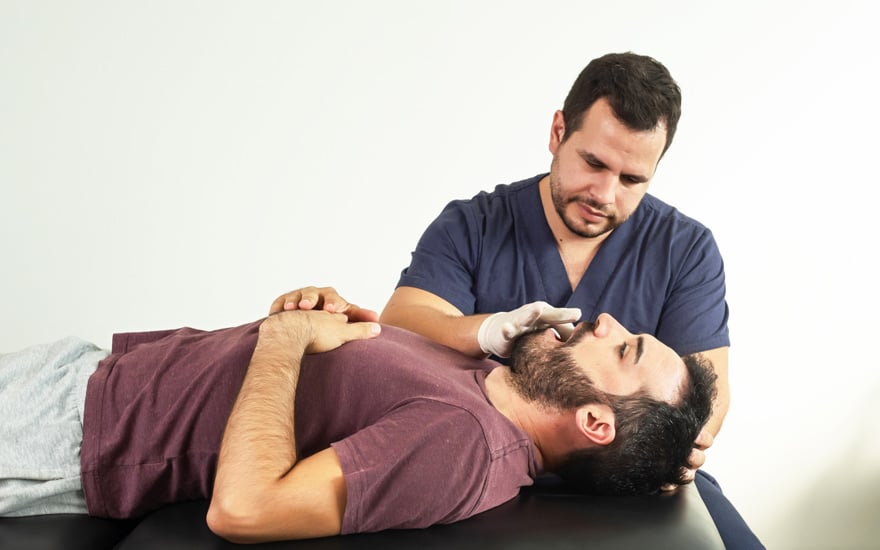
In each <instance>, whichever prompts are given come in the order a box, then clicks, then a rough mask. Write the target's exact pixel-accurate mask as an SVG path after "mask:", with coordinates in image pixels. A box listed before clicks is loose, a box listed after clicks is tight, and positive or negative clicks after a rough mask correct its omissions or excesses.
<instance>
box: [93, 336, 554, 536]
mask: <svg viewBox="0 0 880 550" xmlns="http://www.w3.org/2000/svg"><path fill="white" fill-rule="evenodd" d="M259 324H260V323H259V321H258V322H255V323H251V324H248V325H242V326H240V327H235V328H230V329H223V330H218V331H210V332H205V331H197V330H194V329H189V328H186V329H180V330H177V331H163V332H156V333H133V334H126V335H117V336H114V342H113V350H112V354H111V355H110V356H109V357H108V358H107V359H106V360H104V361H103V362H102V363H101V364H100V365H99V367H98V370H97V371H96V372H95V374H94V375H93V376H92V378H91V379H90V380H89V386H88V390H87V395H86V411H85V419H84V426H83V433H84V438H83V448H82V471H83V489H84V491H85V495H86V503H87V505H88V508H89V513H90V514H92V515H97V516H104V517H116V518H119V517H131V516H138V515H142V514H144V513H146V512H148V511H150V510H152V509H155V508H157V507H160V506H162V505H163V504H167V503H170V502H177V501H181V500H188V499H196V498H209V497H210V495H211V490H212V486H213V479H214V472H215V469H216V461H217V452H218V450H219V447H220V441H221V438H222V434H223V429H224V426H225V423H226V419H227V417H228V415H229V411H230V410H231V408H232V404H233V403H234V400H235V397H236V395H237V393H238V390H239V388H240V386H241V381H242V379H243V377H244V374H245V372H246V370H247V365H248V363H249V362H250V358H251V355H252V353H253V349H254V346H255V344H256V339H257V335H258V329H259ZM496 366H497V363H494V362H492V361H479V360H475V359H470V358H467V357H465V356H462V355H460V354H458V353H456V352H453V351H452V350H450V349H449V348H446V347H444V346H441V345H439V344H435V343H433V342H431V341H429V340H427V339H425V338H422V337H421V336H417V335H415V334H412V333H409V332H406V331H403V330H400V329H397V328H394V327H389V326H384V327H383V331H382V334H381V335H380V336H379V337H378V338H375V339H372V340H366V341H358V342H351V343H349V344H346V345H344V346H342V347H340V348H338V349H336V350H333V351H331V352H328V353H324V354H319V355H309V356H306V357H305V359H304V361H303V365H302V370H301V374H300V383H299V387H298V390H297V396H296V413H295V418H296V426H295V430H296V441H297V452H298V456H299V457H300V458H302V457H305V456H308V455H310V454H312V453H314V452H317V451H319V450H322V449H324V448H327V447H328V446H330V445H332V446H333V448H334V449H335V450H336V452H337V454H338V455H339V458H340V460H341V462H342V467H343V472H344V474H345V479H346V486H347V489H348V499H347V505H346V510H345V516H344V518H343V527H342V530H343V532H344V533H351V532H366V531H376V530H381V529H387V528H408V527H425V526H427V525H432V524H435V523H447V522H452V521H457V520H460V519H464V518H466V517H468V516H471V515H473V514H476V513H479V512H481V511H483V510H486V509H489V508H491V507H494V506H497V505H499V504H501V503H502V502H505V501H507V500H509V499H510V498H512V497H513V496H515V495H516V494H517V492H518V490H519V487H521V486H523V485H528V484H530V483H531V482H532V477H533V476H534V475H536V473H537V464H536V461H535V457H534V450H533V447H532V444H531V441H530V440H529V438H528V436H527V435H526V434H525V433H524V432H522V431H521V430H519V429H518V428H516V427H515V426H514V425H513V424H511V423H510V422H509V421H508V420H507V419H506V418H504V417H503V416H502V415H501V414H500V413H498V411H497V410H496V409H495V408H494V407H493V406H492V405H491V403H489V401H488V399H487V398H486V395H485V388H484V385H483V381H484V379H485V375H486V374H487V373H488V372H489V371H490V370H491V369H492V368H494V367H496Z"/></svg>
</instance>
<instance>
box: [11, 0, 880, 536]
mask: <svg viewBox="0 0 880 550" xmlns="http://www.w3.org/2000/svg"><path fill="white" fill-rule="evenodd" d="M870 4H871V2H869V1H868V0H865V1H864V2H857V1H848V0H838V1H836V2H822V3H819V2H805V1H798V2H795V1H792V2H776V3H773V2H769V1H766V0H765V1H746V2H743V1H740V2H735V3H727V4H725V5H721V4H720V3H714V2H701V1H697V0H694V1H691V2H688V1H672V2H662V3H661V2H651V1H647V0H643V1H635V2H601V3H600V2H587V1H584V0H577V1H566V2H560V1H544V2H511V1H495V2H473V1H460V0H443V1H442V2H439V1H438V2H410V1H406V0H400V1H397V2H395V1H387V0H386V1H378V0H374V1H371V2H358V1H354V0H352V1H345V0H337V1H328V2H305V1H301V2H293V1H291V2H280V1H262V2H231V1H223V0H210V1H208V0H205V1H193V0H174V1H172V0H154V1H150V2H126V1H103V2H102V1H91V0H89V1H71V2H69V1H64V0H58V1H39V0H22V1H16V0H0V262H2V264H0V265H2V268H0V311H2V313H0V350H3V351H11V350H13V349H17V348H20V347H23V346H25V345H28V344H31V343H36V342H41V341H46V340H50V339H54V338H58V337H62V336H65V335H68V334H76V335H78V336H82V337H85V338H88V339H91V340H93V341H95V342H96V343H98V344H100V345H103V346H109V342H110V335H111V333H112V332H114V331H121V330H137V329H158V328H168V327H176V326H181V325H189V326H195V327H199V328H218V327H222V326H227V325H232V324H238V323H241V322H245V321H248V320H251V319H253V318H256V317H259V316H261V315H263V314H264V313H265V312H266V310H267V308H268V305H269V303H270V302H271V300H272V299H274V298H275V297H276V296H277V295H278V294H280V293H281V292H282V291H285V290H288V289H292V288H296V287H299V286H302V285H305V284H310V283H315V284H322V285H324V284H332V285H335V286H336V287H337V288H338V289H341V290H342V291H343V294H344V295H345V296H347V297H349V298H350V299H351V300H352V301H355V302H357V303H360V304H361V305H369V306H372V307H374V308H376V309H381V307H382V306H383V305H384V303H385V300H386V299H387V298H388V296H389V295H390V293H391V291H392V290H393V287H394V284H395V282H396V280H397V276H398V273H399V271H400V269H401V268H403V267H404V266H405V265H406V264H407V263H408V259H409V253H410V251H411V250H412V248H413V247H414V245H415V243H416V240H417V239H418V237H419V235H420V234H421V231H422V230H423V229H424V227H425V226H426V225H427V223H428V222H429V221H430V220H431V219H433V217H434V216H435V215H436V214H437V213H438V212H439V210H440V209H441V208H442V206H443V205H444V204H445V203H446V202H447V201H448V200H450V199H453V198H464V197H469V196H471V195H473V194H475V193H476V192H477V191H479V190H481V189H489V188H491V187H493V186H494V185H496V184H498V183H507V182H510V181H513V180H516V179H521V178H525V177H528V176H532V175H534V174H536V173H538V172H541V171H544V170H546V169H547V168H548V167H549V162H550V155H549V153H548V151H547V138H548V135H549V124H550V119H551V116H552V114H553V111H554V110H555V109H557V108H559V107H560V106H561V104H562V100H563V98H564V96H565V93H566V92H567V90H568V87H569V86H570V84H571V82H572V81H573V80H574V78H575V76H576V75H577V74H578V72H579V71H580V70H581V68H582V67H583V66H584V65H585V64H586V63H587V61H588V60H589V59H591V58H593V57H596V56H598V55H601V54H603V53H606V52H609V51H625V50H632V51H636V52H639V53H645V54H649V55H652V56H654V57H656V58H658V59H659V60H661V61H662V62H664V63H665V64H666V65H667V66H668V67H669V69H670V70H671V71H672V73H673V75H674V76H675V77H676V78H677V80H678V81H679V83H680V85H681V86H682V89H683V92H684V115H683V118H682V121H681V124H680V127H679V133H678V135H677V137H676V142H675V144H674V145H673V147H672V149H671V150H670V151H669V153H668V154H667V156H666V158H665V159H664V160H663V162H662V163H661V166H660V170H659V172H658V175H657V177H656V178H655V181H654V183H653V184H652V189H651V190H652V192H653V193H655V194H656V195H658V196H660V197H661V198H663V199H665V200H667V201H668V202H671V203H673V204H676V205H677V206H679V208H680V209H681V210H683V211H684V212H686V213H688V214H690V215H692V216H694V217H696V218H697V219H699V220H701V221H703V222H704V223H706V224H707V225H709V226H710V227H711V228H712V229H713V230H714V232H715V234H716V237H717V239H718V242H719V244H720V246H721V248H722V253H723V254H724V256H725V260H726V265H727V272H728V285H729V303H730V307H731V321H730V323H731V330H732V337H733V342H734V344H733V347H732V349H731V377H732V384H733V392H734V394H733V395H734V401H733V405H732V407H731V410H730V414H729V416H728V420H727V423H726V425H725V428H724V430H723V431H722V433H721V436H720V437H719V439H718V440H717V443H716V445H715V446H714V447H713V448H712V450H711V452H710V454H709V461H708V463H707V465H706V469H707V470H708V471H709V472H711V473H713V474H715V475H716V476H717V477H719V479H720V480H721V482H722V484H723V486H724V487H725V490H726V492H727V494H728V495H729V497H730V498H731V500H732V501H733V502H734V503H735V504H736V505H737V507H738V508H739V510H740V512H741V513H742V514H743V515H744V516H745V517H746V519H747V520H748V521H749V522H750V524H751V525H752V526H753V528H754V529H755V531H756V532H757V533H758V534H759V536H760V537H761V538H762V539H763V540H764V542H765V543H766V544H767V545H768V546H769V547H771V548H779V549H784V548H791V549H797V550H800V549H806V548H816V549H822V550H826V549H829V548H870V547H874V548H878V547H880V529H878V527H876V523H877V518H878V516H880V441H878V436H877V435H876V430H875V425H876V424H877V423H878V421H880V404H878V403H880V369H878V368H877V367H878V363H880V361H878V359H877V355H878V354H877V352H876V350H875V349H874V344H875V343H876V340H875V339H874V338H875V337H876V331H877V322H876V321H875V319H876V311H877V308H878V306H880V303H878V302H880V301H878V295H877V290H876V286H877V276H878V269H877V267H876V261H877V258H876V255H877V254H876V244H875V242H874V241H875V240H876V239H875V238H874V237H876V236H877V234H878V230H877V228H876V227H877V226H876V219H877V216H876V214H875V213H874V210H875V208H874V197H875V196H876V188H877V184H878V176H877V174H878V164H877V158H878V156H877V149H878V141H880V140H878V138H877V133H878V128H880V115H878V107H877V97H878V89H877V85H876V84H875V73H876V71H877V67H878V53H880V42H878V39H877V28H876V17H874V16H873V13H872V9H873V8H872V7H871V5H870Z"/></svg>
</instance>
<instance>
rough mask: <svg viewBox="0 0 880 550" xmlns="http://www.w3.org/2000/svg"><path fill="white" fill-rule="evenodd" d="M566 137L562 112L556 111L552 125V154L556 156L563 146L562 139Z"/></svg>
mask: <svg viewBox="0 0 880 550" xmlns="http://www.w3.org/2000/svg"><path fill="white" fill-rule="evenodd" d="M564 137H565V118H564V117H563V116H562V111H556V112H555V113H554V114H553V123H552V124H551V125H550V147H549V149H550V153H551V154H553V155H555V154H556V150H557V149H559V146H560V145H562V139H563V138H564Z"/></svg>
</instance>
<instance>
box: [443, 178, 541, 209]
mask: <svg viewBox="0 0 880 550" xmlns="http://www.w3.org/2000/svg"><path fill="white" fill-rule="evenodd" d="M545 175H546V174H538V175H537V176H533V177H531V178H528V179H524V180H519V181H515V182H513V183H502V184H499V185H496V186H495V187H494V188H493V189H492V190H491V191H485V190H483V191H480V192H478V193H477V194H476V195H473V196H472V197H470V198H468V199H455V200H452V201H450V202H449V203H447V204H446V206H445V207H444V209H443V210H444V212H445V213H449V212H450V211H453V212H454V211H458V212H462V211H466V212H470V213H472V214H478V213H479V214H488V213H491V212H494V211H497V210H499V209H503V210H510V209H514V208H515V207H516V205H518V204H521V203H523V202H531V201H540V193H539V191H538V183H539V182H540V181H541V178H543V177H544V176H545Z"/></svg>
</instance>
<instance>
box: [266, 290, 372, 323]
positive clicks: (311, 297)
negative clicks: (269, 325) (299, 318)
mask: <svg viewBox="0 0 880 550" xmlns="http://www.w3.org/2000/svg"><path fill="white" fill-rule="evenodd" d="M297 309H301V310H313V309H316V310H317V309H321V310H324V311H329V312H331V313H345V314H346V316H347V317H348V320H349V321H366V322H375V321H378V320H379V314H378V313H376V312H375V311H373V310H371V309H366V308H362V307H359V306H357V305H355V304H351V303H349V302H348V301H346V300H345V298H343V297H342V296H340V295H339V293H338V292H336V289H335V288H333V287H329V286H326V287H315V286H307V287H303V288H300V289H297V290H292V291H290V292H287V293H285V294H282V295H281V296H279V297H278V298H276V299H275V301H274V302H272V305H271V306H270V307H269V315H274V314H275V313H280V312H282V311H291V310H297Z"/></svg>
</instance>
